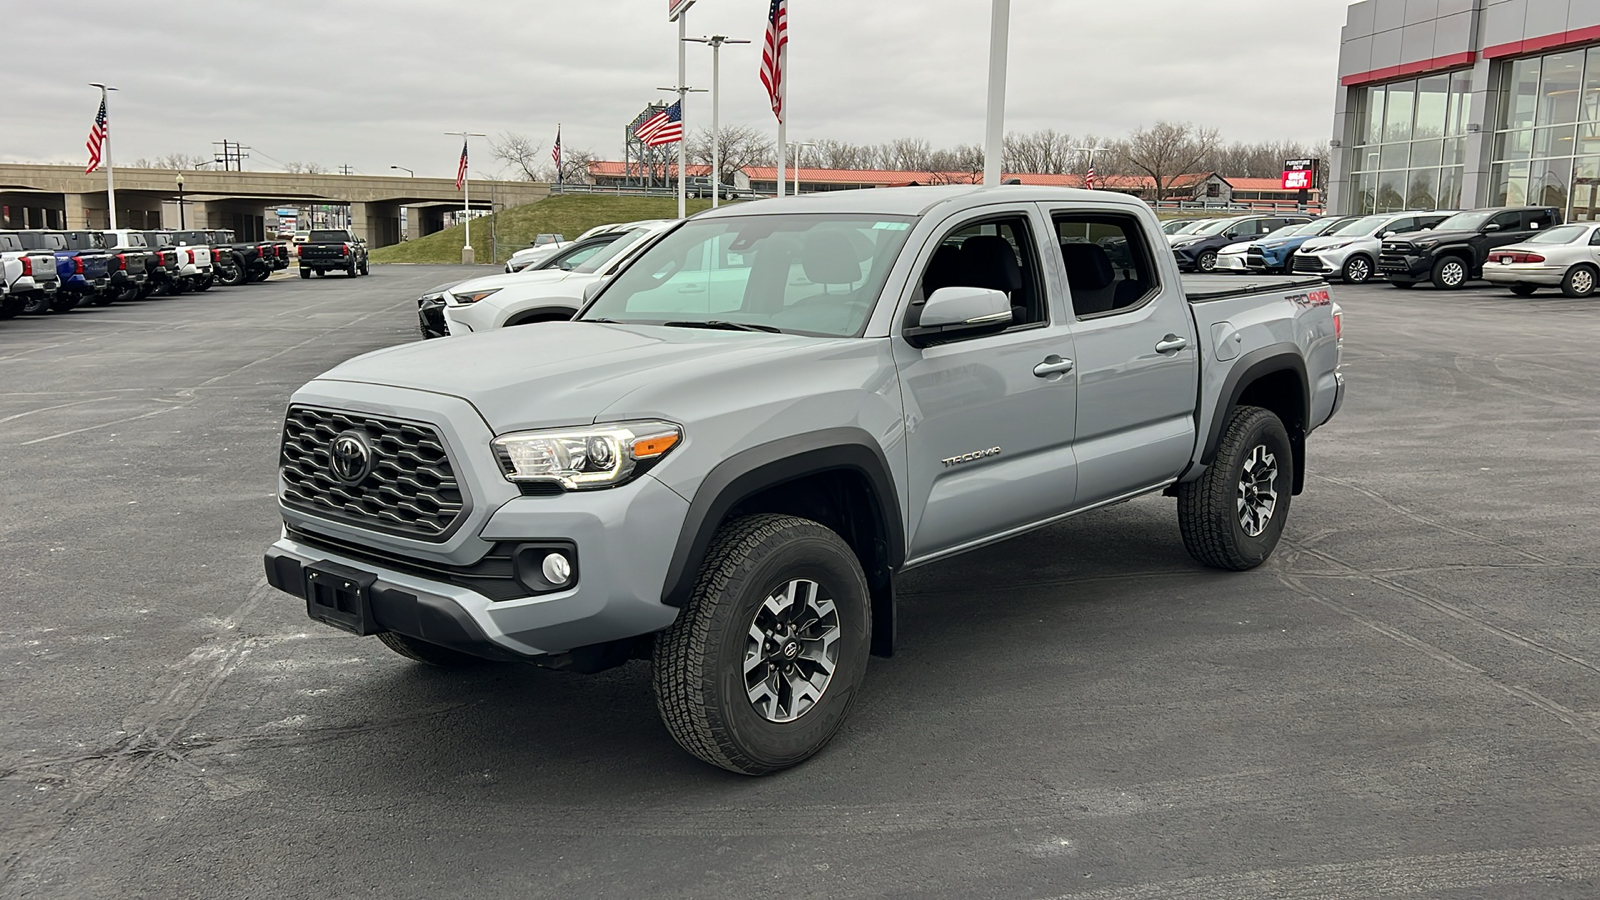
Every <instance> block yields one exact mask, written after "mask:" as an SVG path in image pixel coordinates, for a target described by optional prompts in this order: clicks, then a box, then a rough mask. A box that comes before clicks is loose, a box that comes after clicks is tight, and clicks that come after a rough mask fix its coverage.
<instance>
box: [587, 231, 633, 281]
mask: <svg viewBox="0 0 1600 900" xmlns="http://www.w3.org/2000/svg"><path fill="white" fill-rule="evenodd" d="M651 233H652V232H650V231H647V230H645V229H643V228H639V229H635V230H633V231H624V232H623V233H622V235H621V237H618V238H617V239H616V240H614V241H612V242H611V243H609V244H607V245H605V246H604V247H601V248H600V251H599V252H598V253H596V254H594V255H593V256H591V257H589V258H588V259H587V260H585V261H584V262H583V263H582V264H581V265H576V266H573V267H572V271H574V272H577V273H578V274H579V275H593V274H594V273H596V272H598V271H600V269H601V267H602V266H604V265H605V264H606V263H608V262H610V261H612V260H613V259H616V258H617V257H618V256H620V255H621V254H622V252H623V251H624V250H627V249H628V248H629V247H632V246H633V245H634V244H637V243H639V239H640V238H643V237H644V236H645V235H647V234H651Z"/></svg>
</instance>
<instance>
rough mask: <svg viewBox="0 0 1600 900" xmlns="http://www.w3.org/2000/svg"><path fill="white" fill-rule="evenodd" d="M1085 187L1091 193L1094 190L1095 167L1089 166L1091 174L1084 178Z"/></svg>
mask: <svg viewBox="0 0 1600 900" xmlns="http://www.w3.org/2000/svg"><path fill="white" fill-rule="evenodd" d="M1083 186H1084V187H1086V188H1088V189H1089V190H1091V191H1092V190H1094V166H1093V165H1091V166H1089V174H1087V175H1085V176H1083Z"/></svg>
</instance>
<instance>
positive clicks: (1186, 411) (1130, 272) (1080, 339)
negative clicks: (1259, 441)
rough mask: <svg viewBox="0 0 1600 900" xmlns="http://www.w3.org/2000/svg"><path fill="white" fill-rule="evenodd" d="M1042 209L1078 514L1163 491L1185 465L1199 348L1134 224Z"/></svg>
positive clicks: (1184, 309) (1179, 298) (1128, 218)
mask: <svg viewBox="0 0 1600 900" xmlns="http://www.w3.org/2000/svg"><path fill="white" fill-rule="evenodd" d="M1045 209H1046V212H1047V214H1048V215H1049V216H1050V219H1051V225H1052V228H1053V229H1054V231H1055V233H1056V235H1057V239H1058V242H1059V246H1058V248H1057V249H1058V251H1059V256H1058V259H1059V261H1060V263H1061V265H1062V266H1063V269H1064V271H1065V275H1066V281H1067V283H1068V286H1069V288H1070V292H1071V296H1070V298H1069V299H1070V304H1071V309H1072V314H1073V316H1074V321H1073V342H1074V345H1075V347H1076V352H1077V356H1076V357H1075V359H1076V360H1077V372H1078V411H1077V430H1076V437H1075V438H1074V439H1073V454H1074V456H1075V458H1076V460H1077V465H1078V495H1077V505H1078V506H1080V507H1082V506H1088V505H1092V504H1094V503H1099V502H1103V501H1105V500H1110V499H1112V498H1114V497H1118V496H1122V495H1124V494H1128V493H1131V492H1133V491H1138V490H1143V489H1145V488H1148V487H1151V486H1153V485H1156V484H1160V483H1162V482H1164V481H1167V480H1170V479H1171V478H1173V477H1175V476H1176V475H1177V474H1178V473H1179V472H1181V471H1182V470H1183V468H1184V467H1185V466H1187V465H1188V463H1189V459H1190V457H1191V456H1192V455H1193V452H1194V442H1195V427H1196V426H1195V420H1194V415H1195V392H1196V389H1197V385H1198V383H1199V371H1200V368H1199V367H1200V363H1199V352H1198V341H1196V339H1195V336H1194V323H1193V320H1192V318H1191V317H1190V313H1189V304H1188V300H1187V299H1186V298H1185V296H1184V293H1183V285H1182V284H1180V283H1178V282H1177V281H1176V280H1175V279H1173V280H1171V281H1168V280H1167V276H1166V275H1164V273H1165V272H1167V271H1169V270H1167V269H1165V268H1163V267H1160V266H1158V265H1157V264H1156V260H1155V256H1154V250H1153V249H1152V244H1153V243H1154V242H1153V241H1150V240H1149V239H1148V238H1147V236H1146V232H1145V229H1144V225H1143V222H1142V220H1141V219H1140V218H1139V217H1137V216H1135V215H1134V214H1132V213H1130V212H1127V211H1126V210H1125V209H1117V208H1109V209H1107V210H1105V211H1104V212H1100V211H1087V210H1085V209H1084V208H1083V207H1082V206H1080V205H1073V206H1065V205H1052V204H1046V205H1045ZM1096 248H1098V250H1097V249H1096ZM1100 251H1104V253H1102V252H1100ZM1107 261H1109V262H1110V264H1111V265H1110V269H1109V271H1108V270H1107V268H1106V262H1107Z"/></svg>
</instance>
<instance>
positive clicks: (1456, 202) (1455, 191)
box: [1437, 166, 1461, 209]
mask: <svg viewBox="0 0 1600 900" xmlns="http://www.w3.org/2000/svg"><path fill="white" fill-rule="evenodd" d="M1437 196H1438V200H1439V209H1458V208H1460V206H1461V167H1460V166H1447V167H1445V168H1443V169H1440V170H1439V193H1438V195H1437Z"/></svg>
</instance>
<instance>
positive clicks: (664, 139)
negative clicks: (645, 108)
mask: <svg viewBox="0 0 1600 900" xmlns="http://www.w3.org/2000/svg"><path fill="white" fill-rule="evenodd" d="M633 136H634V137H636V138H638V139H639V140H641V141H644V145H645V146H646V147H659V146H661V145H662V144H671V143H674V142H676V141H681V140H683V101H682V100H679V101H678V102H677V103H674V104H672V105H671V106H669V107H667V108H666V109H663V110H662V111H661V112H658V113H656V114H655V115H653V116H651V117H650V118H648V119H645V120H644V123H643V124H641V125H640V126H639V127H638V128H635V129H634V130H633Z"/></svg>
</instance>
